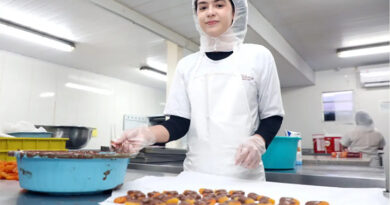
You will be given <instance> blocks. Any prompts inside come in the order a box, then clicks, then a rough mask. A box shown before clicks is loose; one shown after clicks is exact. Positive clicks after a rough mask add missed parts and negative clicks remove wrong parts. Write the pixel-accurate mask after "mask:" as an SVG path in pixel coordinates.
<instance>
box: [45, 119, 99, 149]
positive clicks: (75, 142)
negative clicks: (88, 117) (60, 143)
mask: <svg viewBox="0 0 390 205" xmlns="http://www.w3.org/2000/svg"><path fill="white" fill-rule="evenodd" d="M38 126H41V127H43V128H45V129H46V130H47V131H48V132H52V133H53V137H54V138H69V140H68V141H67V142H66V148H67V149H80V148H83V147H85V146H86V145H87V143H88V141H89V140H90V139H91V136H92V131H93V129H94V128H90V127H78V126H50V125H38Z"/></svg>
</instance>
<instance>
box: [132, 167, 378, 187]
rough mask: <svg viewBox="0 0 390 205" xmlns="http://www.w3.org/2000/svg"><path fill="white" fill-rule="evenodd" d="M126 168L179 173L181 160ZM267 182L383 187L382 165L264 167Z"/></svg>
mask: <svg viewBox="0 0 390 205" xmlns="http://www.w3.org/2000/svg"><path fill="white" fill-rule="evenodd" d="M128 168H129V169H136V170H148V171H157V172H169V173H180V172H181V171H183V165H182V162H165V163H150V164H145V163H130V164H129V166H128ZM265 174H266V179H267V181H271V182H283V183H294V184H307V185H318V186H332V187H346V188H347V187H361V188H363V187H364V188H369V187H379V188H384V187H385V183H386V182H385V173H384V169H383V168H373V167H363V166H344V165H302V166H296V168H295V169H294V170H266V173H265Z"/></svg>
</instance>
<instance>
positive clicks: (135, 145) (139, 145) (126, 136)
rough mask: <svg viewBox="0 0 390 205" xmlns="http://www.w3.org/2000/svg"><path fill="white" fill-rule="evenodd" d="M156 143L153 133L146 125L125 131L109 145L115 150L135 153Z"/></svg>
mask: <svg viewBox="0 0 390 205" xmlns="http://www.w3.org/2000/svg"><path fill="white" fill-rule="evenodd" d="M154 143H156V137H155V134H154V133H153V132H152V131H151V129H149V128H148V127H140V128H136V129H132V130H127V131H125V132H124V133H123V134H122V136H121V138H119V139H118V140H115V141H111V146H112V147H113V148H114V150H115V151H117V152H124V153H130V154H137V153H138V152H139V151H140V150H141V149H143V148H144V147H146V146H149V145H152V144H154Z"/></svg>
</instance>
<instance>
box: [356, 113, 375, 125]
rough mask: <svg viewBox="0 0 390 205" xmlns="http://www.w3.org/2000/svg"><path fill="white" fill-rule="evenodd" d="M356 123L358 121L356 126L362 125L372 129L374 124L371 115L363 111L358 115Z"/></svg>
mask: <svg viewBox="0 0 390 205" xmlns="http://www.w3.org/2000/svg"><path fill="white" fill-rule="evenodd" d="M355 121H356V125H360V126H364V127H371V126H372V125H373V123H374V121H372V118H371V117H370V115H368V113H366V112H363V111H359V112H357V113H356V115H355Z"/></svg>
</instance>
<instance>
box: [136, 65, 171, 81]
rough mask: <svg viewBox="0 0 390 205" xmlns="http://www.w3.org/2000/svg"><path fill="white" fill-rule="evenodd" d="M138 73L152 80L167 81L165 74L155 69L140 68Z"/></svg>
mask: <svg viewBox="0 0 390 205" xmlns="http://www.w3.org/2000/svg"><path fill="white" fill-rule="evenodd" d="M140 71H141V73H142V74H144V75H146V76H148V77H151V78H153V79H156V80H160V81H167V80H168V79H167V73H165V72H163V71H160V70H157V69H155V68H151V67H148V66H142V67H141V68H140Z"/></svg>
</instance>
